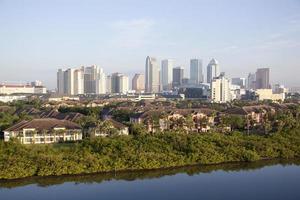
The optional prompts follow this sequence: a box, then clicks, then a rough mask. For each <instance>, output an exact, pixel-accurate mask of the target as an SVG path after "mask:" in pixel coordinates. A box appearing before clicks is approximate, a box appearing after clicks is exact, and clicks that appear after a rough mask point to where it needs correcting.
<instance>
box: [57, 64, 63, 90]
mask: <svg viewBox="0 0 300 200" xmlns="http://www.w3.org/2000/svg"><path fill="white" fill-rule="evenodd" d="M64 88H65V86H64V71H63V70H62V69H59V70H58V71H57V93H58V94H60V95H62V94H65V90H64Z"/></svg>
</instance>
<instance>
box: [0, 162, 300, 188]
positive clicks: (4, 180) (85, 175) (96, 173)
mask: <svg viewBox="0 0 300 200" xmlns="http://www.w3.org/2000/svg"><path fill="white" fill-rule="evenodd" d="M298 160H299V161H300V157H295V158H263V159H260V160H255V161H228V162H220V163H210V164H200V163H198V164H188V165H179V166H170V167H160V168H149V169H124V170H115V171H99V172H93V173H79V174H62V175H49V176H28V177H22V178H13V179H0V184H1V183H6V182H19V181H26V180H29V179H43V178H45V179H52V178H53V179H54V178H58V179H59V178H76V177H91V176H100V175H103V176H104V175H116V174H118V175H122V174H130V173H132V174H134V173H151V172H163V171H168V170H180V169H185V168H192V167H197V168H208V167H218V166H225V165H237V166H240V165H251V164H255V163H263V162H268V161H270V162H272V161H273V162H274V163H278V164H280V163H281V162H289V161H298ZM0 188H1V186H0Z"/></svg>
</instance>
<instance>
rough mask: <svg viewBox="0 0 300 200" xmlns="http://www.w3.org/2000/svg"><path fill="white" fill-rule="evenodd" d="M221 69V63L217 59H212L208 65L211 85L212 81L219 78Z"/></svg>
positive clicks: (208, 81)
mask: <svg viewBox="0 0 300 200" xmlns="http://www.w3.org/2000/svg"><path fill="white" fill-rule="evenodd" d="M219 75H220V69H219V63H218V61H217V60H216V59H214V58H213V59H212V60H211V61H210V62H209V64H208V65H207V79H206V80H207V83H211V82H212V80H213V79H214V78H216V77H219Z"/></svg>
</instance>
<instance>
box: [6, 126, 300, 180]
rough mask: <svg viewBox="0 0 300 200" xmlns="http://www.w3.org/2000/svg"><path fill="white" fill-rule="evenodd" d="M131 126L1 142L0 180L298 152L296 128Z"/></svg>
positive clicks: (299, 134)
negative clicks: (38, 141) (107, 133)
mask: <svg viewBox="0 0 300 200" xmlns="http://www.w3.org/2000/svg"><path fill="white" fill-rule="evenodd" d="M132 130H133V131H134V132H135V135H134V136H115V137H108V138H101V137H100V138H92V139H85V140H83V141H82V142H80V143H73V144H54V145H21V144H19V143H18V142H16V141H11V142H8V143H4V142H0V179H13V178H21V177H28V176H35V175H39V176H49V175H63V174H80V173H93V172H107V171H114V170H135V169H155V168H165V167H174V166H183V165H191V164H214V163H223V162H236V161H246V162H249V161H255V160H260V159H270V158H297V157H299V156H300V131H299V130H298V129H292V130H289V131H286V132H280V133H276V134H273V135H267V136H258V135H245V134H241V133H239V132H232V133H231V134H227V135H223V134H217V133H208V134H186V132H182V133H180V132H171V131H170V132H165V133H156V134H154V135H150V134H146V133H144V134H141V133H143V132H144V130H143V129H142V128H141V127H132Z"/></svg>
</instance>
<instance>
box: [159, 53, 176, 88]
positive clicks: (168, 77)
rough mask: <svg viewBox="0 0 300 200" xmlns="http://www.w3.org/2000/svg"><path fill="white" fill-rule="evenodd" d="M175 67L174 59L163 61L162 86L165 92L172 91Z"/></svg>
mask: <svg viewBox="0 0 300 200" xmlns="http://www.w3.org/2000/svg"><path fill="white" fill-rule="evenodd" d="M173 66H174V61H173V60H172V59H166V60H162V61H161V84H162V89H163V90H171V89H172V81H173Z"/></svg>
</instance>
